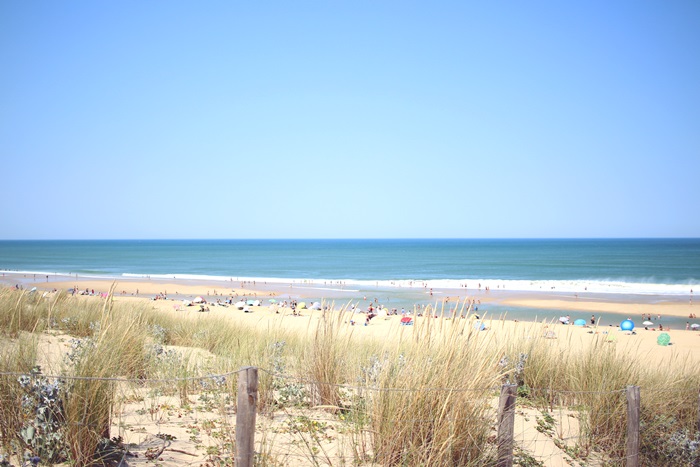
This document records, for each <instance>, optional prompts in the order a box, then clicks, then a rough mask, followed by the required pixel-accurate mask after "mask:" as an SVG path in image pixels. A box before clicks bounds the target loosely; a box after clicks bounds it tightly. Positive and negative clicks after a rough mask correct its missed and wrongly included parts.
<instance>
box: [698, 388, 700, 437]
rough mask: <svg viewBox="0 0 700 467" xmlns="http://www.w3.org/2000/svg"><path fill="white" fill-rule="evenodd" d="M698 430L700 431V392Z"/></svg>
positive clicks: (699, 399) (699, 397)
mask: <svg viewBox="0 0 700 467" xmlns="http://www.w3.org/2000/svg"><path fill="white" fill-rule="evenodd" d="M698 431H700V392H699V393H698Z"/></svg>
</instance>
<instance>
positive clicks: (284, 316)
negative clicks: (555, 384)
mask: <svg viewBox="0 0 700 467" xmlns="http://www.w3.org/2000/svg"><path fill="white" fill-rule="evenodd" d="M4 279H5V280H4V282H5V284H6V285H12V284H13V283H14V282H13V280H16V279H18V278H17V277H7V276H5V278H4ZM1 282H2V280H0V283H1ZM111 284H112V281H111V280H97V279H90V280H85V279H83V278H78V279H77V280H75V279H72V280H64V281H55V280H52V281H49V282H48V283H46V282H36V283H29V282H27V281H25V282H23V286H24V287H25V288H30V287H33V286H36V287H37V288H38V289H40V290H45V289H47V290H53V289H54V288H56V289H59V290H67V289H69V288H72V287H74V286H76V285H77V286H78V288H79V289H80V290H85V289H86V288H87V289H89V290H92V289H94V290H95V292H96V293H100V292H107V291H109V288H110V286H111ZM222 285H225V284H221V283H218V284H211V283H209V284H206V283H194V282H186V283H184V282H175V281H160V282H158V281H149V280H138V281H131V280H130V281H120V282H119V283H117V284H116V286H115V296H114V299H115V301H118V302H123V303H129V302H133V303H134V304H139V305H147V306H152V307H153V308H154V309H156V310H159V311H160V312H162V313H168V314H172V315H174V316H178V317H179V318H181V319H182V320H187V321H191V322H198V321H201V320H210V319H220V318H225V319H231V320H235V321H236V322H240V323H246V324H247V325H250V326H252V327H257V328H259V329H267V330H270V329H280V330H284V331H285V332H287V331H289V332H294V333H298V335H301V336H309V337H311V336H313V334H314V331H315V329H316V324H317V323H318V322H319V319H320V317H321V314H322V313H321V312H320V311H311V310H302V311H301V313H302V316H299V317H298V316H292V315H291V310H290V309H289V308H276V307H274V306H269V302H268V301H267V300H268V299H269V298H270V297H273V296H279V297H280V298H281V297H282V296H284V297H285V298H286V295H287V294H288V292H289V291H288V290H287V289H285V288H281V289H274V287H272V288H271V287H267V288H265V289H264V290H263V288H262V287H259V288H241V287H240V285H241V284H240V283H236V284H235V285H236V286H237V287H235V288H224V287H222ZM226 285H227V284H226ZM232 285H233V284H232ZM136 290H138V293H139V295H138V296H136ZM122 292H123V293H122ZM166 292H167V293H168V294H169V295H170V296H172V295H174V294H177V295H178V296H179V297H194V296H197V295H201V296H203V297H206V298H207V299H208V300H209V301H210V302H212V301H215V300H216V299H217V298H221V299H222V300H224V299H226V298H228V297H229V296H233V297H234V298H236V294H238V296H239V297H246V298H260V299H261V300H262V301H263V303H265V304H266V305H267V306H260V307H251V309H252V310H253V311H252V312H251V313H244V312H243V311H240V310H238V309H236V308H235V307H233V306H228V307H223V306H215V305H214V304H213V303H210V304H209V311H208V312H199V311H198V310H199V307H187V306H184V305H183V301H182V300H172V299H169V300H153V299H152V297H154V296H155V295H156V294H160V293H166ZM449 293H450V292H447V293H446V294H448V295H449ZM295 294H296V295H298V296H300V297H301V299H302V300H303V295H302V293H300V292H299V291H295ZM533 295H534V296H526V295H515V294H513V295H509V296H507V297H504V295H499V294H493V293H492V294H491V295H490V296H483V295H482V296H481V297H480V300H481V301H482V302H488V301H489V300H500V303H503V304H506V305H509V306H523V307H531V308H543V309H557V310H571V311H587V312H590V313H602V312H608V311H610V312H616V313H620V312H622V313H628V314H629V315H630V316H634V317H638V316H639V315H640V314H641V313H645V314H646V313H649V314H652V315H654V316H655V315H656V314H658V313H662V314H664V315H668V316H671V315H672V316H687V315H688V314H689V313H691V312H693V311H695V309H696V308H695V307H694V306H693V305H690V304H689V303H684V302H682V301H681V300H675V301H674V300H668V301H665V302H660V303H655V304H650V303H645V302H641V303H635V302H634V301H629V300H628V301H626V302H623V303H621V302H619V301H612V300H611V301H604V300H600V299H598V298H596V299H595V300H592V299H576V298H575V297H571V298H566V297H562V296H559V295H557V296H555V295H552V296H547V295H546V294H544V295H543V294H533ZM84 299H86V300H102V299H101V298H99V297H88V296H86V297H84ZM358 302H359V299H358ZM342 305H345V303H341V304H339V306H342ZM276 311H280V313H276ZM353 317H354V318H356V321H357V323H358V324H357V325H355V326H351V325H350V323H349V321H350V318H353ZM400 318H401V317H400V316H391V317H387V318H384V317H380V316H378V317H376V318H374V319H373V320H372V321H370V323H369V325H368V326H364V325H363V324H364V319H365V315H363V314H360V313H357V314H355V315H350V314H348V315H347V316H346V317H345V318H343V320H342V326H343V328H342V330H341V332H345V333H352V337H353V341H354V342H356V343H361V342H362V339H363V338H367V339H378V340H382V341H387V340H391V339H399V338H407V337H410V336H411V335H412V333H414V332H416V331H417V330H419V329H421V327H423V326H426V325H428V324H429V325H430V326H434V327H435V329H440V326H443V327H444V328H445V329H446V328H448V327H449V326H450V325H451V324H453V321H452V320H450V319H444V318H428V317H426V318H416V324H415V325H414V326H401V325H400ZM457 319H458V320H460V321H461V319H460V318H457ZM468 319H472V320H473V319H474V318H473V317H471V318H468ZM484 322H485V323H486V325H487V326H488V329H487V330H486V331H481V332H477V333H476V335H475V336H473V337H475V338H477V339H481V340H482V342H483V343H484V345H491V344H496V343H498V342H501V343H502V342H505V341H507V342H509V343H516V345H517V342H518V341H520V342H522V343H524V344H526V343H528V342H531V341H532V340H533V339H539V340H542V341H543V342H546V343H547V345H551V346H553V347H556V348H558V349H560V350H561V351H563V352H570V353H571V355H575V354H576V353H577V352H578V351H584V350H585V349H586V348H588V347H589V346H592V345H606V346H610V348H614V349H615V350H616V352H618V353H619V354H620V355H624V356H627V357H631V358H633V359H635V360H637V361H638V362H639V364H640V365H644V366H651V367H666V366H672V365H683V364H687V363H690V364H691V365H696V364H698V362H700V333H699V332H696V331H685V330H681V329H674V330H672V331H670V332H669V334H670V336H671V343H672V345H670V346H660V345H658V344H657V338H658V336H659V334H660V333H659V332H658V331H651V330H649V331H646V330H644V329H643V328H641V329H640V328H637V332H636V333H635V334H632V333H628V332H622V331H620V330H619V328H617V327H616V326H615V327H614V326H598V327H585V328H582V327H576V326H571V325H569V326H565V325H562V324H559V323H557V322H552V321H550V322H540V323H534V322H527V321H519V322H518V321H514V320H498V319H490V318H489V317H488V316H486V317H485V318H484ZM464 324H465V329H466V330H472V329H474V327H473V323H472V322H470V321H465V322H464ZM544 336H549V337H553V338H547V339H543V337H544ZM44 341H45V347H44V350H45V352H47V353H49V354H52V355H53V356H54V358H58V357H56V355H61V354H64V353H65V352H66V351H67V341H68V338H67V336H64V337H61V336H55V337H52V336H47V337H46V338H45V339H44ZM46 357H47V355H44V358H46ZM42 363H48V362H46V361H44V362H42ZM158 402H159V405H158V407H159V408H161V407H171V409H168V410H166V409H161V411H160V412H158V414H159V417H161V418H158V422H157V423H156V422H154V421H152V420H151V418H152V417H151V418H148V417H146V416H139V415H138V413H139V410H143V409H144V407H145V408H148V407H147V406H145V403H141V404H140V405H139V404H138V403H137V404H132V405H133V407H132V406H125V407H123V410H124V412H123V413H124V415H123V417H124V418H123V419H121V421H125V422H129V425H131V426H134V427H136V426H138V427H140V428H139V430H140V431H132V430H129V431H126V432H124V433H123V434H124V435H125V436H126V440H127V441H128V442H133V443H136V444H137V445H138V446H137V447H134V448H133V449H132V451H134V452H138V453H139V458H136V459H131V460H130V461H129V463H130V465H141V464H143V465H149V462H150V461H148V460H147V459H146V458H145V452H146V449H148V448H157V447H158V446H162V441H161V440H159V439H157V438H155V437H154V436H153V435H154V433H159V432H166V433H168V434H171V435H174V436H176V438H177V440H176V442H174V443H173V445H172V446H171V447H169V448H168V449H166V450H165V451H164V452H163V453H162V455H161V457H160V458H161V459H162V463H163V465H165V466H168V467H170V466H176V465H201V464H202V463H203V462H204V461H206V457H207V456H206V455H205V454H204V452H203V451H202V450H201V449H198V448H197V447H196V446H195V443H193V442H191V441H189V439H190V438H191V433H190V432H189V431H188V429H187V427H188V426H190V425H192V424H196V423H201V421H202V420H203V419H205V418H207V417H211V416H213V415H212V414H203V413H198V414H195V418H192V416H191V415H182V414H180V413H179V412H178V409H177V408H176V407H178V401H177V400H176V399H175V398H173V400H161V401H158ZM170 412H172V413H170ZM526 415H527V414H526ZM536 415H537V414H536V413H532V414H529V415H528V416H525V415H523V414H519V415H518V417H519V418H518V420H519V422H518V424H517V426H518V427H520V426H522V427H523V428H522V429H523V430H524V432H523V433H521V434H520V435H519V436H520V437H521V438H522V440H523V441H522V442H523V443H524V442H525V440H534V439H536V438H537V437H538V436H539V437H540V438H543V439H539V438H537V439H538V441H537V443H534V441H528V443H530V444H532V446H534V445H536V446H537V449H535V448H532V447H531V448H528V450H532V452H533V454H540V452H539V451H542V452H541V455H542V456H543V458H547V459H548V462H549V463H548V465H553V466H559V465H561V466H564V465H568V464H567V462H566V461H565V458H566V456H565V455H564V452H563V451H560V450H559V448H557V447H556V446H554V445H551V446H550V444H552V443H551V440H549V439H548V438H547V437H542V436H541V434H539V433H538V432H537V431H536V429H535V427H534V425H533V426H528V425H527V423H526V421H527V420H528V419H531V420H535V419H536ZM318 416H319V417H323V414H322V413H319V414H318ZM521 419H522V420H521ZM566 419H567V420H568V418H566ZM197 420H199V422H198V421H197ZM230 422H232V420H230ZM533 423H534V422H533ZM531 424H532V423H531ZM113 430H114V431H115V432H117V431H118V428H117V426H116V425H115V426H114V427H113ZM574 431H575V430H574ZM267 432H270V429H269V427H268V429H267ZM273 436H274V435H273ZM277 436H280V435H277ZM275 443H278V444H279V443H281V446H282V449H283V450H285V451H287V452H291V451H292V449H293V448H292V446H293V444H292V443H290V442H286V444H285V441H284V440H283V439H282V438H279V439H277V440H276V441H275ZM547 443H549V444H547ZM214 444H216V443H214ZM331 444H335V443H331ZM294 462H295V464H296V465H304V464H310V463H307V462H303V461H301V462H300V459H299V458H294ZM290 465H291V464H290Z"/></svg>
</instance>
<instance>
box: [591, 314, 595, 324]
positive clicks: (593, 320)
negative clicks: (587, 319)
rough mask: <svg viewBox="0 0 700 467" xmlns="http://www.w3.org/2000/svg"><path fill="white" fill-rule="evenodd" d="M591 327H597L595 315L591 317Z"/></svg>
mask: <svg viewBox="0 0 700 467" xmlns="http://www.w3.org/2000/svg"><path fill="white" fill-rule="evenodd" d="M591 326H595V315H591Z"/></svg>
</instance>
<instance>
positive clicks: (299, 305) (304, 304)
mask: <svg viewBox="0 0 700 467" xmlns="http://www.w3.org/2000/svg"><path fill="white" fill-rule="evenodd" d="M297 308H298V309H300V310H305V309H306V302H299V303H298V304H297Z"/></svg>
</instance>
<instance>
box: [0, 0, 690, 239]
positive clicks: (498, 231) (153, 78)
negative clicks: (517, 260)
mask: <svg viewBox="0 0 700 467" xmlns="http://www.w3.org/2000/svg"><path fill="white" fill-rule="evenodd" d="M0 64H1V65H0V68H1V69H2V72H0V163H1V164H2V171H1V173H2V174H3V176H2V191H1V192H2V198H0V200H1V202H0V239H146V238H155V239H168V238H234V239H235V238H533V237H534V238H553V237H562V238H569V237H585V238H597V237H700V215H699V213H700V210H699V209H698V208H699V206H700V181H699V180H698V178H699V176H700V2H697V1H694V0H689V1H680V0H679V1H674V0H671V1H639V0H635V1H615V2H608V1H586V2H562V1H552V2H539V1H534V2H499V1H494V2H464V1H455V2H448V1H436V2H411V1H396V2H394V1H379V2H378V1H362V0H354V1H347V2H346V1H314V2H307V1H295V2H275V1H261V2H234V1H221V2H218V1H207V0H205V1H201V2H192V1H186V2H185V1H175V0H169V1H158V0H154V1H148V2H142V1H120V2H95V1H79V0H76V1H71V2H55V1H49V0H46V1H31V2H22V1H4V2H0Z"/></svg>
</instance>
